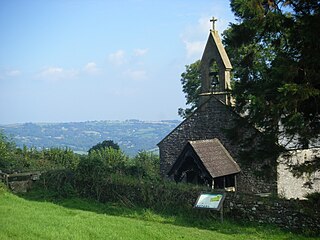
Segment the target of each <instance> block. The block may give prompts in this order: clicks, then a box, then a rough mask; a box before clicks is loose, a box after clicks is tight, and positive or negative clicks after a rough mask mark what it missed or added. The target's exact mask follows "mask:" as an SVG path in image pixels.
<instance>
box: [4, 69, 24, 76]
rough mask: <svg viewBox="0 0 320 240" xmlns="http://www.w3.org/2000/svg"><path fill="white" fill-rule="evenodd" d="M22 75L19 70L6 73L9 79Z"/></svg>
mask: <svg viewBox="0 0 320 240" xmlns="http://www.w3.org/2000/svg"><path fill="white" fill-rule="evenodd" d="M20 74H21V72H20V71H19V70H10V71H7V72H6V76H8V77H17V76H19V75H20Z"/></svg>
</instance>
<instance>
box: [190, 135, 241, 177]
mask: <svg viewBox="0 0 320 240" xmlns="http://www.w3.org/2000/svg"><path fill="white" fill-rule="evenodd" d="M188 143H189V144H190V146H191V147H192V148H193V150H194V152H195V153H196V155H197V156H198V157H199V159H200V160H201V162H202V163H203V165H204V166H205V168H206V169H207V171H208V172H209V174H210V175H211V177H212V178H216V177H221V176H226V175H230V174H236V173H239V172H240V171H241V169H240V167H239V166H238V164H237V163H236V162H235V161H234V160H233V158H232V157H231V155H230V154H229V153H228V151H227V150H226V149H225V147H224V146H223V145H222V143H221V142H220V141H219V140H218V139H217V138H214V139H208V140H197V141H189V142H188Z"/></svg>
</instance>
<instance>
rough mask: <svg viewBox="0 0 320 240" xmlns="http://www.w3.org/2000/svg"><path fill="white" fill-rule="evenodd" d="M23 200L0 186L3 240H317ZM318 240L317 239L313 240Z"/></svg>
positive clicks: (80, 203)
mask: <svg viewBox="0 0 320 240" xmlns="http://www.w3.org/2000/svg"><path fill="white" fill-rule="evenodd" d="M34 198H35V197H34V196H32V195H29V196H28V199H26V197H24V198H22V197H19V196H16V195H13V194H11V193H9V192H7V191H5V190H1V186H0V239H1V240H5V239H55V240H56V239H148V240H149V239H199V240H200V239H206V240H207V239H312V238H306V237H302V236H298V235H294V234H292V233H288V232H283V231H280V230H278V229H274V228H272V227H261V226H252V225H251V226H250V225H249V226H243V225H239V224H235V223H230V222H225V223H223V224H222V223H220V222H216V221H204V222H201V221H200V222H197V223H196V222H193V221H194V220H192V219H191V220H190V219H184V218H183V217H181V216H180V217H179V216H172V215H171V216H170V215H168V214H159V213H155V212H153V211H151V210H146V209H141V208H125V207H121V206H117V205H114V204H101V203H97V202H92V201H89V200H83V199H78V198H73V199H60V200H58V201H56V202H55V203H52V202H46V201H44V199H42V200H41V199H37V201H35V200H32V199H34ZM313 239H316V238H313Z"/></svg>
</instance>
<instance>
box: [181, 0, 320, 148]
mask: <svg viewBox="0 0 320 240" xmlns="http://www.w3.org/2000/svg"><path fill="white" fill-rule="evenodd" d="M230 5H231V8H232V11H233V12H234V14H235V16H236V17H237V23H234V24H231V25H230V28H229V29H227V30H226V31H225V32H224V33H223V36H224V39H223V42H224V44H225V46H226V50H227V52H228V55H229V57H230V60H231V62H232V65H233V67H234V69H233V82H234V89H233V96H234V97H235V99H236V108H235V110H236V111H237V112H238V113H240V114H241V115H243V116H245V118H247V120H248V121H249V122H250V123H252V124H253V125H255V126H256V127H258V128H259V129H261V130H262V131H264V133H265V134H266V135H267V136H268V137H270V138H271V139H273V140H274V142H276V141H283V140H284V139H285V141H283V142H282V143H284V142H287V143H291V144H292V143H295V144H296V147H302V148H308V147H309V146H310V143H311V142H316V141H318V136H319V134H320V124H319V119H320V116H319V108H320V103H319V100H320V44H319V40H318V39H319V38H320V10H319V9H320V4H319V1H306V0H291V1H290V0H289V1H288V0H277V1H274V0H268V1H266V0H232V1H231V4H230ZM181 76H182V79H181V83H182V86H183V92H184V93H185V94H186V99H187V101H186V103H187V104H188V105H190V106H191V107H190V108H187V109H179V115H180V116H183V117H187V116H189V115H190V113H192V112H193V111H194V109H195V108H196V106H197V103H198V100H199V95H198V93H199V86H200V73H199V61H196V62H195V63H193V64H191V65H187V66H186V71H185V72H184V73H182V75H181ZM281 139H282V140H281Z"/></svg>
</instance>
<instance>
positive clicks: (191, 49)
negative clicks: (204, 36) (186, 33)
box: [184, 40, 206, 59]
mask: <svg viewBox="0 0 320 240" xmlns="http://www.w3.org/2000/svg"><path fill="white" fill-rule="evenodd" d="M184 44H185V48H186V51H187V57H188V58H195V59H200V58H201V54H202V53H203V51H204V47H205V44H206V42H205V41H194V42H189V41H187V40H185V41H184Z"/></svg>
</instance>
